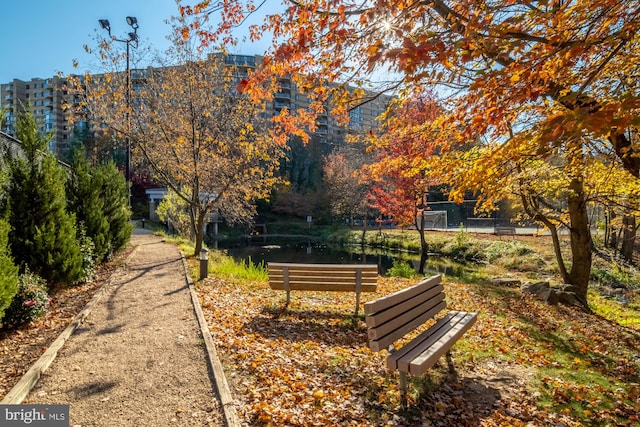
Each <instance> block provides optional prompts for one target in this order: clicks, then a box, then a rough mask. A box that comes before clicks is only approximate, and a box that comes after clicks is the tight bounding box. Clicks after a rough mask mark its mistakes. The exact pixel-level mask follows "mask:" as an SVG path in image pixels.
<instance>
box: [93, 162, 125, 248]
mask: <svg viewBox="0 0 640 427" xmlns="http://www.w3.org/2000/svg"><path fill="white" fill-rule="evenodd" d="M94 180H95V186H96V188H98V189H99V191H100V195H101V197H102V199H103V200H104V215H105V217H106V219H107V222H108V223H109V239H108V243H109V252H110V253H113V252H116V251H118V250H119V249H122V248H123V247H124V246H125V245H126V244H127V243H128V242H129V238H130V237H131V232H132V231H133V225H132V224H131V210H130V209H129V202H128V201H129V191H128V188H127V181H126V180H125V179H124V175H122V173H121V172H120V171H119V170H118V168H117V167H116V165H115V163H114V162H113V161H111V162H108V163H104V164H101V165H100V166H98V167H97V168H96V170H95V173H94Z"/></svg>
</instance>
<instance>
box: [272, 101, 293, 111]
mask: <svg viewBox="0 0 640 427" xmlns="http://www.w3.org/2000/svg"><path fill="white" fill-rule="evenodd" d="M273 107H274V108H276V109H281V108H285V107H286V108H290V107H291V103H290V102H283V101H276V102H274V103H273Z"/></svg>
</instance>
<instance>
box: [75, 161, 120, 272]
mask: <svg viewBox="0 0 640 427" xmlns="http://www.w3.org/2000/svg"><path fill="white" fill-rule="evenodd" d="M71 168H72V171H73V173H72V174H71V175H70V176H69V179H68V180H67V203H68V207H67V208H68V210H69V212H73V213H74V214H75V215H76V221H77V223H78V226H82V227H84V230H85V232H86V235H87V237H89V238H90V239H91V240H92V241H93V244H94V246H95V252H94V258H95V261H96V262H97V263H100V262H101V261H102V260H103V259H104V257H105V256H106V255H107V253H108V252H109V248H110V236H109V222H108V221H107V218H106V216H105V213H104V199H103V198H102V197H101V188H100V187H99V186H98V185H97V180H96V179H95V178H94V177H93V176H92V175H91V170H90V167H89V162H88V161H87V160H86V158H85V155H84V150H82V149H78V150H74V153H73V155H72V160H71Z"/></svg>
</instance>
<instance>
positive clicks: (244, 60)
mask: <svg viewBox="0 0 640 427" xmlns="http://www.w3.org/2000/svg"><path fill="white" fill-rule="evenodd" d="M224 61H225V64H226V65H228V66H232V67H234V69H235V72H236V73H237V76H238V78H239V79H240V78H242V77H243V75H246V73H248V72H249V70H251V69H255V68H256V67H260V65H261V64H262V57H261V56H259V55H255V56H249V55H225V57H224ZM146 73H147V70H145V69H135V70H131V77H132V79H131V85H132V94H133V97H135V92H136V86H137V85H144V79H145V75H146ZM98 77H99V76H98ZM64 87H65V79H64V78H63V77H59V76H54V77H50V78H45V79H41V78H33V79H31V80H29V81H23V80H19V79H14V80H13V81H11V82H8V83H0V97H1V98H0V99H2V106H3V107H4V108H5V109H6V115H5V117H4V120H3V121H2V123H1V124H0V125H1V126H0V131H2V132H5V133H6V134H8V135H10V136H15V119H16V114H17V113H18V112H20V111H22V109H24V108H31V109H32V111H33V112H34V115H35V118H36V120H37V121H38V123H39V124H40V131H42V132H43V133H44V132H52V133H53V138H52V139H51V141H50V144H49V149H50V150H51V151H52V152H53V153H55V154H56V155H57V156H58V157H64V156H66V155H67V154H68V152H69V150H70V148H71V141H72V138H73V131H74V127H86V126H88V123H87V122H86V121H76V122H75V123H73V125H72V124H71V121H70V120H69V119H70V117H69V114H70V113H69V112H67V111H65V110H64V109H63V104H64V103H65V102H70V103H73V102H76V101H77V99H75V96H74V95H73V94H69V93H67V92H66V90H65V88H64ZM390 100H391V97H390V96H387V95H383V96H380V97H377V98H376V99H375V100H374V101H372V102H370V103H367V104H365V105H363V106H360V107H357V108H355V109H354V110H353V111H351V112H350V119H351V120H350V123H349V125H348V126H347V127H344V126H340V125H338V124H337V123H336V121H335V120H333V118H332V117H330V116H329V115H328V114H324V115H321V116H319V117H318V121H317V123H316V124H317V129H316V130H315V132H314V134H313V135H312V137H313V138H314V139H315V140H317V141H318V142H320V143H341V142H343V141H344V138H345V136H346V134H347V133H348V132H357V131H366V130H368V129H370V128H375V127H376V122H375V118H376V117H377V116H378V115H380V114H381V113H382V112H383V111H384V110H385V109H386V108H387V105H388V103H389V102H390ZM308 107H309V99H308V98H307V97H306V95H304V94H303V93H301V92H300V91H299V90H298V89H297V88H296V87H295V85H293V84H292V82H291V80H290V79H281V81H280V91H279V92H278V93H277V94H276V96H275V98H274V100H273V102H271V103H269V105H268V106H267V111H266V113H265V114H266V116H267V117H269V116H273V115H276V114H279V112H280V111H281V110H282V109H283V108H287V109H289V110H290V111H295V110H298V109H305V108H308Z"/></svg>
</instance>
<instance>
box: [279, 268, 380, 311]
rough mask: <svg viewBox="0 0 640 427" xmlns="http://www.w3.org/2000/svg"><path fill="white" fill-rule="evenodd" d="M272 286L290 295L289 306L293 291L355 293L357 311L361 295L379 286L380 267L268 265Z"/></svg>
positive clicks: (373, 290)
mask: <svg viewBox="0 0 640 427" xmlns="http://www.w3.org/2000/svg"><path fill="white" fill-rule="evenodd" d="M267 266H268V269H269V286H270V287H271V289H274V290H285V291H287V305H289V302H290V301H291V291H320V292H328V291H332V292H355V294H356V311H355V315H356V316H358V308H359V306H360V293H361V292H375V291H376V288H377V286H378V266H377V265H375V264H295V263H284V262H270V263H267Z"/></svg>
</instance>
